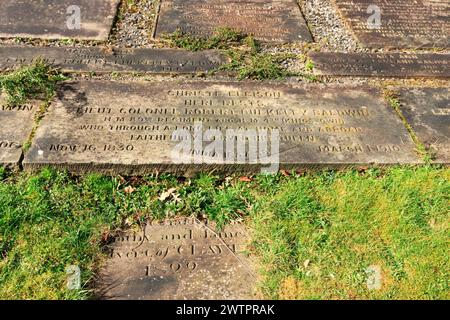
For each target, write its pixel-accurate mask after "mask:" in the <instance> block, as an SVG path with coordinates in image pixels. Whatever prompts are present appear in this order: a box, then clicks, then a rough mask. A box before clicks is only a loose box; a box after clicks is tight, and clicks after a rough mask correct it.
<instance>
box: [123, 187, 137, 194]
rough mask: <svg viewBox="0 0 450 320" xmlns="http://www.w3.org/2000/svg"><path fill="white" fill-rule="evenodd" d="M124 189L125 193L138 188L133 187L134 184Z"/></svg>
mask: <svg viewBox="0 0 450 320" xmlns="http://www.w3.org/2000/svg"><path fill="white" fill-rule="evenodd" d="M123 191H124V192H125V193H128V194H131V193H133V192H135V191H136V189H135V188H133V187H132V186H128V187H126V188H125V189H123Z"/></svg>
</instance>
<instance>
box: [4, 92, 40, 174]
mask: <svg viewBox="0 0 450 320" xmlns="http://www.w3.org/2000/svg"><path fill="white" fill-rule="evenodd" d="M37 110H38V103H37V102H31V103H26V104H23V105H20V106H8V105H6V104H5V101H4V99H3V98H2V97H0V124H1V125H0V165H6V166H16V165H18V164H19V162H20V160H21V158H22V147H23V144H24V143H25V142H27V140H28V138H29V136H30V134H31V131H32V129H33V126H34V116H35V114H36V112H37Z"/></svg>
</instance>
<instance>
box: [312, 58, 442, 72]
mask: <svg viewBox="0 0 450 320" xmlns="http://www.w3.org/2000/svg"><path fill="white" fill-rule="evenodd" d="M310 57H311V59H312V60H313V62H314V68H315V70H316V71H318V73H319V74H321V75H331V76H362V77H400V78H411V77H413V78H414V77H429V78H450V55H449V54H437V53H423V54H413V53H339V52H314V53H311V54H310Z"/></svg>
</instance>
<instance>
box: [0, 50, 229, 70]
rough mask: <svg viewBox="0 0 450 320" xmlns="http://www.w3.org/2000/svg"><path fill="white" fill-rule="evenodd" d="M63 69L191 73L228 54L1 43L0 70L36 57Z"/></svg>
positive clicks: (211, 66)
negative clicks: (16, 45) (5, 44)
mask: <svg viewBox="0 0 450 320" xmlns="http://www.w3.org/2000/svg"><path fill="white" fill-rule="evenodd" d="M38 58H40V59H44V60H45V61H47V62H48V63H51V64H52V65H55V66H57V67H59V68H61V70H62V71H64V72H98V73H101V72H124V73H126V72H128V73H132V72H146V73H191V72H206V71H212V70H214V69H217V68H218V67H219V66H220V65H222V64H224V63H226V62H227V61H228V60H227V58H226V57H225V56H224V55H222V54H219V53H218V52H216V51H202V52H190V51H184V50H177V49H106V48H103V49H101V48H95V47H90V48H67V47H66V48H64V47H49V48H40V47H3V48H1V50H0V70H1V69H6V68H12V67H16V66H18V65H29V64H31V63H33V62H34V61H36V59H38Z"/></svg>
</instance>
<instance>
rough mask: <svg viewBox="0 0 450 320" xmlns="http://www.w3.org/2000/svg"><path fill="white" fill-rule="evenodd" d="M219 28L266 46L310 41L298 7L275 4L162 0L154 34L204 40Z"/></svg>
mask: <svg viewBox="0 0 450 320" xmlns="http://www.w3.org/2000/svg"><path fill="white" fill-rule="evenodd" d="M218 27H231V28H234V29H238V30H240V31H242V32H243V33H246V34H251V35H254V36H255V38H257V39H259V40H263V41H269V42H292V41H297V42H298V41H307V42H309V41H311V36H310V34H309V31H308V28H307V27H306V23H305V21H304V19H303V16H302V14H301V12H300V9H299V7H298V5H297V3H296V2H295V1H274V0H247V1H224V0H210V1H206V0H162V1H161V7H160V17H159V20H158V24H157V26H156V30H155V34H156V36H157V37H160V36H161V35H163V34H168V33H172V32H175V31H177V30H180V31H182V32H186V33H190V34H195V35H197V36H202V37H206V36H210V35H211V34H212V33H213V32H214V30H215V29H216V28H218Z"/></svg>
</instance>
